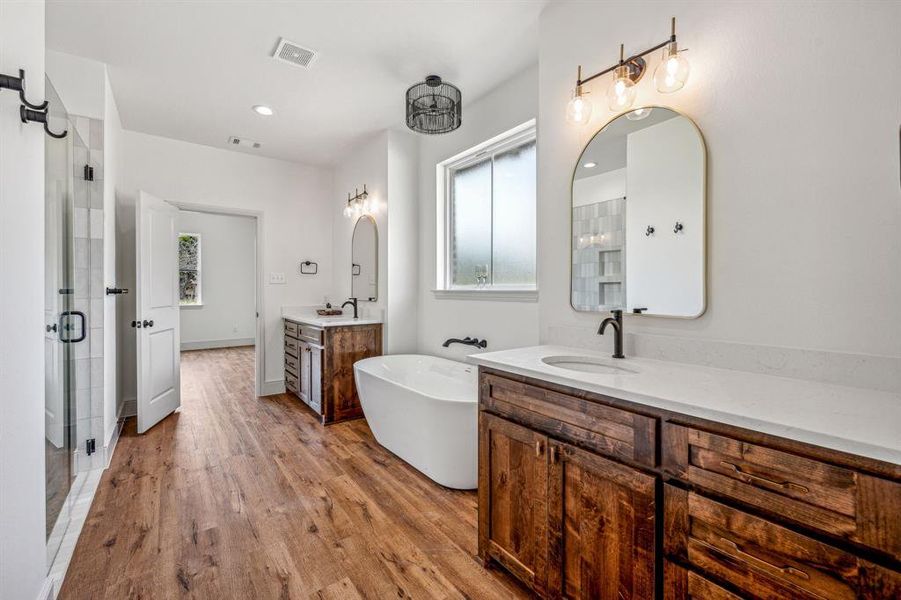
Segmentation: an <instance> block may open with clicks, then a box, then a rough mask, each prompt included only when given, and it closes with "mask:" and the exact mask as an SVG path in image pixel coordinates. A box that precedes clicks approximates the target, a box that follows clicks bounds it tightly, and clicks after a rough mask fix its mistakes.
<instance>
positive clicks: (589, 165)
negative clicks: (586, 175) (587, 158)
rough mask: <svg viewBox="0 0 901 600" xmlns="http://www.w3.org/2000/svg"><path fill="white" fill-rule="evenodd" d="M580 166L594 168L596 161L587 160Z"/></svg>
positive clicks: (596, 164)
mask: <svg viewBox="0 0 901 600" xmlns="http://www.w3.org/2000/svg"><path fill="white" fill-rule="evenodd" d="M582 166H583V167H585V168H586V169H593V168H595V167H596V166H598V163H596V162H587V163H585V164H584V165H582Z"/></svg>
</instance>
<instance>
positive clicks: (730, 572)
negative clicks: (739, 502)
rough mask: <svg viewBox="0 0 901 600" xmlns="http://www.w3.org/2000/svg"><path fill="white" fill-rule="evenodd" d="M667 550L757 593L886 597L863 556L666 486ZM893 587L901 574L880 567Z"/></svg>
mask: <svg viewBox="0 0 901 600" xmlns="http://www.w3.org/2000/svg"><path fill="white" fill-rule="evenodd" d="M664 496H665V500H664V511H665V512H666V513H667V516H666V517H665V522H666V524H667V527H668V528H667V529H666V530H664V543H665V546H666V550H667V552H670V553H672V554H673V556H675V557H676V558H678V559H680V560H682V561H684V562H686V563H687V564H690V565H692V566H694V567H696V568H697V569H699V570H700V571H702V572H706V573H710V574H712V575H713V576H715V577H716V578H718V579H721V580H723V581H727V582H729V583H730V584H733V585H734V586H735V587H736V588H738V589H741V590H746V591H747V592H749V594H750V595H751V596H753V597H755V598H803V599H814V598H829V599H835V600H840V599H846V598H847V599H854V598H876V597H886V596H882V595H881V593H880V592H877V591H875V590H874V588H873V587H872V586H873V584H872V583H869V582H868V577H869V576H868V575H866V574H865V570H866V565H865V561H863V560H862V559H861V558H860V557H858V556H856V555H854V554H852V553H850V552H847V551H844V550H841V549H838V548H836V547H833V546H831V545H829V544H825V543H823V542H820V541H818V540H815V539H812V538H810V537H807V536H805V535H802V534H800V533H798V532H796V531H792V530H790V529H788V528H786V527H782V526H780V525H777V524H775V523H772V522H770V521H767V520H766V519H763V518H761V517H758V516H756V515H752V514H750V513H747V512H744V511H742V510H739V509H737V508H734V507H731V506H728V505H726V504H723V503H721V502H717V501H714V500H712V499H710V498H707V497H705V496H702V495H700V494H697V493H695V492H691V491H687V490H683V489H679V488H676V487H673V486H671V485H666V486H665V494H664ZM875 576H876V579H879V580H881V583H880V585H882V586H883V587H884V588H885V587H893V586H895V587H896V586H897V582H898V577H899V575H898V574H897V573H890V572H887V571H886V572H878V573H875Z"/></svg>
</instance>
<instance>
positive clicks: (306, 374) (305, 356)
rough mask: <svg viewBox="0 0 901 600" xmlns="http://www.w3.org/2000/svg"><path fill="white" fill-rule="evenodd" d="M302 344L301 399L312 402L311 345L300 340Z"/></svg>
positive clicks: (299, 375)
mask: <svg viewBox="0 0 901 600" xmlns="http://www.w3.org/2000/svg"><path fill="white" fill-rule="evenodd" d="M299 345H300V373H298V377H299V379H300V399H301V400H303V401H304V402H306V403H307V404H309V403H310V345H309V344H308V343H306V342H299Z"/></svg>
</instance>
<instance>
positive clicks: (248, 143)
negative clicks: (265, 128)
mask: <svg viewBox="0 0 901 600" xmlns="http://www.w3.org/2000/svg"><path fill="white" fill-rule="evenodd" d="M228 145H229V146H239V147H241V148H253V149H257V148H259V147H260V143H259V142H254V141H253V140H248V139H247V138H239V137H235V136H231V137H230V138H228Z"/></svg>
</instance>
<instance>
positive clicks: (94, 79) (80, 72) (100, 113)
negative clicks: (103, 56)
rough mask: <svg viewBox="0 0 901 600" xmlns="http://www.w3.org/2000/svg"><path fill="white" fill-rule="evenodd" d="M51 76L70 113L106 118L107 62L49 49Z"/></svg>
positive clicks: (49, 70) (48, 62) (49, 72)
mask: <svg viewBox="0 0 901 600" xmlns="http://www.w3.org/2000/svg"><path fill="white" fill-rule="evenodd" d="M47 77H49V78H50V81H52V82H53V87H55V88H56V91H58V92H59V95H60V97H61V98H62V99H63V102H64V103H65V105H66V110H67V111H68V112H69V114H70V115H81V116H83V117H90V118H92V119H103V120H105V119H106V117H107V111H106V92H107V90H108V89H109V88H108V87H107V86H108V77H107V74H106V65H105V64H103V63H102V62H98V61H96V60H91V59H90V58H83V57H81V56H75V55H73V54H66V53H65V52H56V51H54V50H47ZM30 84H31V82H30V81H29V85H30Z"/></svg>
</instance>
